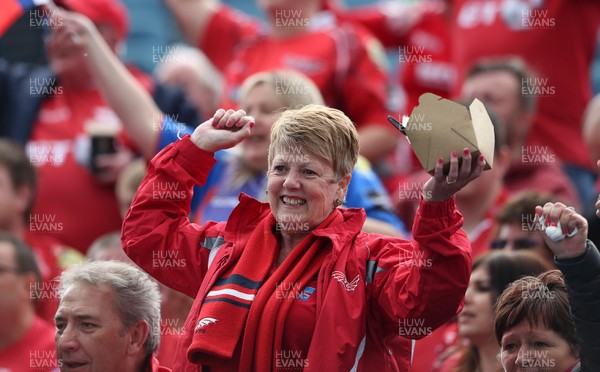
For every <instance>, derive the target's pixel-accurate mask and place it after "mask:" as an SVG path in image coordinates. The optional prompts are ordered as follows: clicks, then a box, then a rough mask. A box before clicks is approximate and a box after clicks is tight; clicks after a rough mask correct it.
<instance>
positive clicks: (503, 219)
mask: <svg viewBox="0 0 600 372" xmlns="http://www.w3.org/2000/svg"><path fill="white" fill-rule="evenodd" d="M556 200H557V198H556V197H555V196H553V195H552V194H544V193H541V192H539V191H535V190H527V191H522V192H520V193H518V194H516V195H514V196H512V197H511V198H510V199H509V200H508V201H507V202H506V204H504V206H503V207H502V208H501V209H500V211H498V214H497V215H496V220H497V221H498V223H500V224H511V223H517V224H521V222H523V216H524V215H532V214H535V207H536V206H538V205H539V206H542V207H543V206H544V204H546V203H554V202H556Z"/></svg>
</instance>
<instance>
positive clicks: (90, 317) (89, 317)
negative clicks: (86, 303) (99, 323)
mask: <svg viewBox="0 0 600 372" xmlns="http://www.w3.org/2000/svg"><path fill="white" fill-rule="evenodd" d="M73 317H74V318H75V319H76V320H95V319H97V317H95V316H93V315H89V314H77V315H74V316H73ZM59 320H65V317H64V316H62V315H59V314H56V316H55V317H54V321H55V322H57V321H59Z"/></svg>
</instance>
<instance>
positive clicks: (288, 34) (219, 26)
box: [166, 0, 398, 161]
mask: <svg viewBox="0 0 600 372" xmlns="http://www.w3.org/2000/svg"><path fill="white" fill-rule="evenodd" d="M166 3H167V4H168V6H169V7H170V9H171V10H172V12H173V14H174V15H175V18H176V19H177V21H178V23H179V25H180V27H181V29H182V31H183V34H184V35H185V36H186V38H187V39H188V41H189V42H190V43H191V44H192V45H197V46H198V47H199V48H200V49H201V50H202V51H203V52H204V53H205V54H206V55H207V57H208V58H209V59H210V60H211V61H212V62H213V63H214V64H215V66H216V67H217V68H218V69H219V70H221V71H222V72H223V75H224V77H225V82H226V84H225V94H224V97H223V98H224V100H223V101H224V102H223V104H224V105H225V106H226V108H231V107H234V106H235V102H236V101H238V99H239V97H237V93H238V88H239V87H240V85H241V84H242V82H243V81H244V79H245V78H247V77H248V76H250V75H251V74H253V73H256V72H260V71H266V70H273V69H295V70H298V71H300V72H302V73H303V74H305V75H306V76H308V77H309V78H310V79H311V80H313V82H315V84H316V85H317V87H319V90H320V91H321V93H322V95H323V97H324V100H325V103H326V104H327V105H329V106H331V107H337V108H340V109H342V110H344V112H346V113H347V114H348V115H349V117H350V118H351V119H352V120H353V121H354V122H355V123H356V124H357V126H358V128H359V134H360V141H361V153H362V155H364V156H365V157H367V158H368V159H369V160H370V161H375V160H378V159H380V158H382V157H383V156H385V155H387V154H389V153H391V152H392V151H393V149H394V148H395V146H396V144H397V141H398V135H397V133H396V131H395V130H394V128H393V127H392V126H391V125H389V124H387V123H386V122H385V121H386V113H387V109H386V103H385V102H386V95H387V78H386V74H385V72H384V71H383V70H382V69H381V68H380V67H379V66H378V63H384V61H385V59H384V54H383V53H379V54H378V52H380V51H381V45H380V44H379V43H378V41H377V40H375V39H374V38H373V37H370V36H368V35H367V34H366V33H364V32H360V31H357V30H356V29H355V28H354V27H353V26H351V25H349V24H348V23H341V24H339V23H336V21H335V18H334V17H333V16H332V15H331V13H329V12H321V9H322V7H323V4H322V1H321V0H308V1H302V2H298V1H293V0H284V1H260V2H258V5H259V6H260V7H261V8H262V10H263V11H264V12H265V15H266V20H267V23H266V25H265V26H264V27H262V28H261V26H260V25H259V24H258V22H257V21H255V20H253V19H251V18H249V17H247V16H245V15H243V14H241V13H239V12H236V11H234V10H233V9H231V8H229V7H227V6H226V5H222V4H220V3H219V2H218V1H215V0H196V1H182V0H168V1H166ZM379 56H381V59H377V58H378V57H379Z"/></svg>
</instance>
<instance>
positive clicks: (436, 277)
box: [370, 198, 471, 339]
mask: <svg viewBox="0 0 600 372" xmlns="http://www.w3.org/2000/svg"><path fill="white" fill-rule="evenodd" d="M462 223H463V217H462V215H461V214H460V213H459V212H458V210H457V209H456V206H455V202H454V198H452V199H450V200H448V201H444V202H426V201H421V202H420V205H419V209H418V211H417V215H416V217H415V223H414V225H413V240H412V242H409V241H406V240H401V239H394V240H391V239H390V240H389V241H388V242H386V243H385V244H379V245H380V246H381V247H382V248H381V249H379V250H377V249H375V252H373V251H372V252H371V260H372V262H371V263H370V266H372V269H371V271H373V272H374V274H373V275H372V278H373V279H372V282H373V286H372V291H373V295H372V301H374V303H375V306H376V308H377V309H378V311H377V312H378V313H379V314H380V317H381V321H382V322H383V323H384V325H385V326H386V327H388V328H389V327H390V326H391V327H396V328H395V329H394V328H392V329H394V331H397V332H398V333H399V335H400V336H403V337H406V338H410V339H420V338H422V337H425V336H427V335H429V334H430V333H431V332H433V330H435V329H436V328H437V327H439V326H440V325H442V324H444V323H445V322H446V321H448V320H449V319H451V318H452V317H453V316H454V315H456V314H457V313H458V312H459V311H460V309H461V308H462V304H463V300H464V294H465V291H466V289H467V286H468V284H469V277H470V275H471V245H470V243H469V240H468V238H467V236H466V234H465V233H464V232H463V231H462V230H461V227H462Z"/></svg>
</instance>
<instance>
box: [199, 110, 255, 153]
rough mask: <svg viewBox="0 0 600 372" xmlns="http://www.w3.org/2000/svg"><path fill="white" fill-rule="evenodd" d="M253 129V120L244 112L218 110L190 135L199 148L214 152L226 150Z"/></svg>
mask: <svg viewBox="0 0 600 372" xmlns="http://www.w3.org/2000/svg"><path fill="white" fill-rule="evenodd" d="M253 127H254V118H253V117H252V116H247V115H246V112H245V111H244V110H238V111H233V110H227V111H225V110H223V109H219V110H217V112H216V113H215V115H214V116H213V117H212V119H208V120H207V121H205V122H204V123H202V124H200V125H199V126H198V127H197V128H196V129H195V130H194V133H192V136H191V140H192V142H194V144H196V146H198V147H199V148H201V149H203V150H206V151H211V152H215V151H218V150H223V149H228V148H230V147H233V146H235V145H237V144H238V143H240V142H242V141H243V140H244V139H246V138H247V137H248V136H249V135H250V132H251V130H252V128H253Z"/></svg>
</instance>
